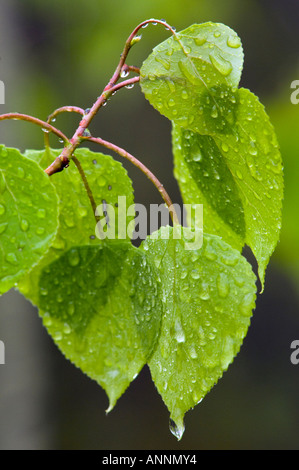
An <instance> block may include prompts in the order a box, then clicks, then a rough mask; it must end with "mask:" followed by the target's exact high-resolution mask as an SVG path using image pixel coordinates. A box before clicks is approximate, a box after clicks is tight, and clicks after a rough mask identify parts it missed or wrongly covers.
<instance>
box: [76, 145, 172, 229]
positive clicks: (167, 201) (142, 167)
mask: <svg viewBox="0 0 299 470" xmlns="http://www.w3.org/2000/svg"><path fill="white" fill-rule="evenodd" d="M84 140H87V141H89V142H94V143H96V144H99V145H102V146H103V147H106V148H108V149H109V150H112V151H113V152H115V153H117V154H118V155H120V156H121V157H124V158H126V159H127V160H129V161H130V162H131V163H133V165H135V166H136V167H137V168H139V170H141V171H142V173H144V174H145V175H146V176H147V178H148V179H149V180H150V181H151V182H152V183H153V184H154V185H155V186H156V188H157V190H158V191H159V193H160V194H161V196H162V198H163V200H164V202H165V204H166V205H167V207H168V209H169V212H170V215H171V218H172V221H173V223H174V224H179V220H178V217H177V214H176V211H175V209H174V207H173V203H172V201H171V199H170V196H169V195H168V193H167V191H166V189H165V188H164V186H163V184H162V183H161V182H160V181H159V180H158V178H157V177H156V176H155V175H154V174H153V173H152V172H151V171H150V170H149V169H148V168H147V167H146V166H145V165H144V164H143V163H142V162H141V161H139V160H138V159H137V158H136V157H134V156H133V155H132V154H130V153H129V152H127V151H126V150H124V149H122V148H121V147H118V146H117V145H115V144H112V143H111V142H108V141H107V140H103V139H101V138H100V137H86V138H84Z"/></svg>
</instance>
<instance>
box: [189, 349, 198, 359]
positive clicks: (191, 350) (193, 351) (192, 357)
mask: <svg viewBox="0 0 299 470" xmlns="http://www.w3.org/2000/svg"><path fill="white" fill-rule="evenodd" d="M189 356H190V357H191V359H197V357H198V356H197V352H196V350H195V348H194V346H191V347H190V348H189Z"/></svg>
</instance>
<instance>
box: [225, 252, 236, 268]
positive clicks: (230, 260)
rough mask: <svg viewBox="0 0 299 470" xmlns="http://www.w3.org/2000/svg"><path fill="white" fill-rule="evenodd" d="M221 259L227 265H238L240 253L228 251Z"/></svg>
mask: <svg viewBox="0 0 299 470" xmlns="http://www.w3.org/2000/svg"><path fill="white" fill-rule="evenodd" d="M221 261H222V262H223V263H224V264H225V265H226V266H236V264H237V263H238V261H239V254H235V253H226V254H223V255H222V256H221Z"/></svg>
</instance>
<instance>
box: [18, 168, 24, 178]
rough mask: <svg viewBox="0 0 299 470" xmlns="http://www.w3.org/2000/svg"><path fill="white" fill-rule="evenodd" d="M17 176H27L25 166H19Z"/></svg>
mask: <svg viewBox="0 0 299 470" xmlns="http://www.w3.org/2000/svg"><path fill="white" fill-rule="evenodd" d="M17 176H18V178H24V176H25V170H24V168H22V167H19V168H18V169H17Z"/></svg>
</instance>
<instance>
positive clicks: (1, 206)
mask: <svg viewBox="0 0 299 470" xmlns="http://www.w3.org/2000/svg"><path fill="white" fill-rule="evenodd" d="M5 211H6V207H5V206H4V204H0V215H3V214H4V213H5Z"/></svg>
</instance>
